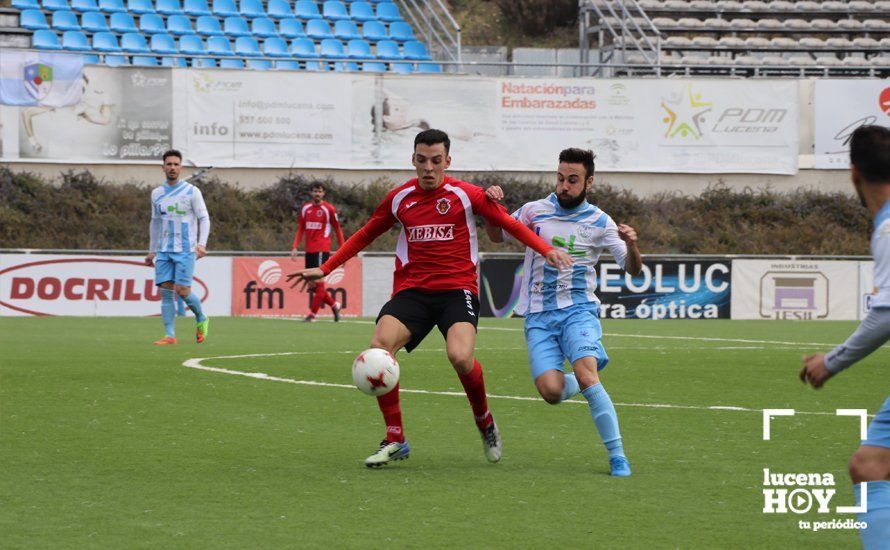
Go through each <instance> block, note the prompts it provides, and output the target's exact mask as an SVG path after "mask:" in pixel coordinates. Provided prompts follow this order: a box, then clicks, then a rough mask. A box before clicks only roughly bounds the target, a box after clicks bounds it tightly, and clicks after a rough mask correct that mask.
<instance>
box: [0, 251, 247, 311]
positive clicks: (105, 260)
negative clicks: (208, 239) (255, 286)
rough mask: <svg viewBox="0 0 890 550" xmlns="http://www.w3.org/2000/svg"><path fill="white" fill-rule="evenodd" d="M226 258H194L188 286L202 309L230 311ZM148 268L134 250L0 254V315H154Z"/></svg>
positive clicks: (157, 304)
mask: <svg viewBox="0 0 890 550" xmlns="http://www.w3.org/2000/svg"><path fill="white" fill-rule="evenodd" d="M231 283H232V281H231V259H230V258H213V257H206V258H202V259H200V260H198V262H197V263H196V264H195V276H194V282H193V285H192V292H195V293H197V295H198V296H199V297H200V298H201V303H202V305H203V309H204V311H205V312H206V313H207V315H210V316H213V315H230V312H231ZM160 313H161V294H160V290H159V289H158V288H157V287H156V286H155V282H154V268H153V267H149V266H146V265H145V263H144V262H143V258H142V257H139V256H86V255H84V256H60V255H51V254H3V255H0V315H3V316H20V315H72V316H103V317H129V316H149V315H160Z"/></svg>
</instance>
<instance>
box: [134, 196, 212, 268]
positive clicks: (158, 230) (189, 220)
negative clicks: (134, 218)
mask: <svg viewBox="0 0 890 550" xmlns="http://www.w3.org/2000/svg"><path fill="white" fill-rule="evenodd" d="M150 235H151V242H150V244H149V247H148V250H149V252H194V250H195V246H197V245H199V244H200V245H201V246H207V237H209V236H210V215H209V214H208V213H207V206H206V205H205V204H204V197H203V195H201V190H200V189H198V188H197V187H195V186H194V185H192V184H191V183H186V182H185V181H180V182H179V183H177V184H176V185H172V186H171V185H167V184H164V185H162V186H161V187H158V188H156V189H153V190H152V192H151V228H150Z"/></svg>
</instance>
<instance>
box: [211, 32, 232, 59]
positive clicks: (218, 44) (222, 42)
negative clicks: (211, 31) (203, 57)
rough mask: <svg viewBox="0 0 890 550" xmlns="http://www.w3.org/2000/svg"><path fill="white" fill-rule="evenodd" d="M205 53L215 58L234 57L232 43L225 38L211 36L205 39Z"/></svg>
mask: <svg viewBox="0 0 890 550" xmlns="http://www.w3.org/2000/svg"><path fill="white" fill-rule="evenodd" d="M207 53H208V54H210V55H216V56H227V55H235V52H234V51H233V50H232V43H231V42H229V39H228V38H226V37H225V36H211V37H210V38H208V39H207Z"/></svg>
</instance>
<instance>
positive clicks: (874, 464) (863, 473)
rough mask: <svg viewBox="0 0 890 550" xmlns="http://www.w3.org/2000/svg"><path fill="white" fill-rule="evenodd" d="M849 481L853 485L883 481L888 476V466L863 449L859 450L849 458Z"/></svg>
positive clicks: (889, 468) (889, 466)
mask: <svg viewBox="0 0 890 550" xmlns="http://www.w3.org/2000/svg"><path fill="white" fill-rule="evenodd" d="M849 470H850V479H851V480H852V481H853V483H862V482H863V481H883V480H885V479H887V477H888V475H890V471H888V470H890V464H888V463H887V461H884V460H880V457H877V456H875V455H874V453H871V452H869V451H867V450H864V449H859V450H858V451H856V452H855V453H853V456H852V457H850V463H849Z"/></svg>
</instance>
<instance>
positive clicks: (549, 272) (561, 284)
mask: <svg viewBox="0 0 890 550" xmlns="http://www.w3.org/2000/svg"><path fill="white" fill-rule="evenodd" d="M513 217H514V218H516V219H517V220H519V221H520V222H521V223H523V224H525V225H526V226H528V227H529V228H530V229H531V230H532V231H534V232H535V233H537V234H538V236H540V237H541V238H542V239H544V241H545V242H547V243H549V244H551V245H553V246H554V247H557V248H561V249H562V250H565V251H566V252H568V253H569V255H571V256H572V258H573V259H574V260H575V263H574V264H573V265H572V268H571V270H566V269H564V270H562V271H558V270H557V269H556V268H555V267H552V266H549V265H547V262H546V261H545V260H544V257H543V256H541V255H540V254H538V253H537V252H535V251H534V250H532V249H530V248H529V249H526V251H525V265H524V267H523V274H522V288H523V291H522V292H520V294H519V303H518V304H517V305H516V308H515V310H514V311H516V313H518V314H520V315H527V314H529V313H539V312H542V311H551V310H555V309H562V308H566V307H570V306H572V305H575V304H584V303H595V304H599V298H597V296H596V293H595V291H596V288H597V275H596V269H595V268H596V264H597V262H598V261H599V258H600V255H601V254H602V253H603V251H604V250H606V249H608V250H609V252H611V254H612V256H613V257H614V258H615V261H616V262H617V263H618V265H620V266H621V267H622V268H623V267H624V262H625V259H626V258H627V245H626V244H625V242H624V241H622V240H621V239H620V238H619V237H618V226H617V225H615V222H614V221H612V218H610V217H609V216H608V215H607V214H606V213H605V212H603V211H602V210H600V209H599V208H597V207H596V206H594V205H592V204H590V203H589V202H586V201H585V202H583V203H581V205H579V206H578V207H577V208H573V209H571V210H566V209H565V208H563V207H561V206H560V205H559V202H558V201H557V199H556V195H555V194H554V193H551V194H550V196H548V197H547V198H545V199H541V200H538V201H534V202H529V203H526V204H525V205H523V206H522V208H520V209H519V210H517V211H516V212H514V213H513Z"/></svg>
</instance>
